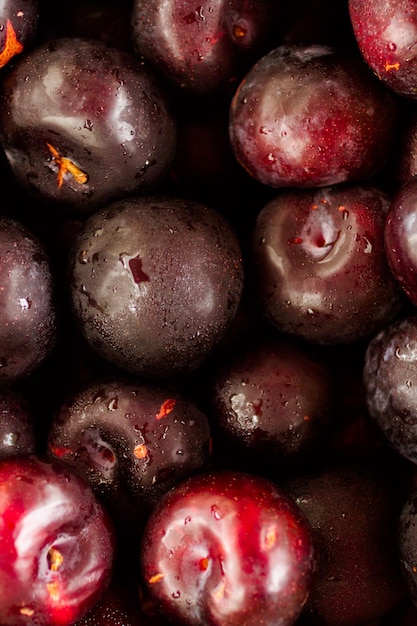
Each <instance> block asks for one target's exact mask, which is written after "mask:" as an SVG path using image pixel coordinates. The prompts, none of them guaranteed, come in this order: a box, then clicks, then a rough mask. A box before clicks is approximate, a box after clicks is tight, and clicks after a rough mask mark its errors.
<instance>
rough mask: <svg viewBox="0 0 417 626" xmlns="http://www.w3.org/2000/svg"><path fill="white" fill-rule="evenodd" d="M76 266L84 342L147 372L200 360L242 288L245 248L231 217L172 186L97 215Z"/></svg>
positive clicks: (165, 373) (170, 372)
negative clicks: (173, 192)
mask: <svg viewBox="0 0 417 626" xmlns="http://www.w3.org/2000/svg"><path fill="white" fill-rule="evenodd" d="M69 273H70V289H71V298H72V304H73V310H74V315H75V318H76V319H77V321H78V322H79V324H80V328H81V329H82V332H83V334H84V336H85V338H86V340H87V342H88V343H89V344H90V345H91V346H92V347H93V348H94V349H95V350H96V351H97V352H98V353H99V354H100V355H101V356H102V357H104V358H105V359H107V360H109V361H110V362H112V363H113V364H115V365H117V366H118V367H120V368H122V369H123V370H127V371H129V372H131V373H132V374H137V375H140V376H144V377H147V378H158V379H161V378H171V377H175V376H178V375H182V374H185V373H187V372H190V371H193V370H195V369H196V368H197V367H198V366H199V365H201V364H202V363H203V362H204V361H205V360H206V359H207V358H208V356H209V355H210V354H211V353H212V352H213V351H214V350H215V349H216V347H217V346H218V344H219V342H220V341H221V340H222V339H223V337H224V336H225V334H226V332H227V330H228V329H229V327H230V326H231V323H232V322H233V320H234V318H235V316H236V314H237V311H238V307H239V303H240V297H241V293H242V289H243V261H242V256H241V251H240V247H239V243H238V240H237V237H236V235H235V234H234V232H233V230H232V228H231V227H230V226H229V224H228V223H227V222H226V220H225V219H224V218H223V217H222V216H221V215H220V214H219V213H218V212H216V211H215V210H214V209H211V208H209V207H206V206H205V205H201V204H199V203H196V202H194V201H192V200H184V199H181V198H176V197H167V196H164V197H156V196H141V197H136V198H129V199H126V200H122V201H119V202H116V203H113V204H111V205H108V206H106V207H105V208H103V209H101V210H99V211H97V212H96V213H95V214H94V215H92V216H90V217H89V219H88V220H87V221H86V223H85V224H84V227H83V228H82V229H81V232H80V233H79V236H78V238H77V240H76V242H75V245H74V247H73V249H72V252H71V254H70V272H69Z"/></svg>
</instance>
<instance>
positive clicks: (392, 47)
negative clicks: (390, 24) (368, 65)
mask: <svg viewBox="0 0 417 626" xmlns="http://www.w3.org/2000/svg"><path fill="white" fill-rule="evenodd" d="M387 47H388V50H389V51H390V52H394V51H395V50H396V49H397V44H395V43H394V42H393V41H390V42H389V44H388V46H387Z"/></svg>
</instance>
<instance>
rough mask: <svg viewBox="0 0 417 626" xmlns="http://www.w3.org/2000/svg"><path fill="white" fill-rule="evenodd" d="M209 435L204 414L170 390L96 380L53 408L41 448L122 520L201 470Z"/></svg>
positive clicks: (207, 454) (139, 514)
mask: <svg viewBox="0 0 417 626" xmlns="http://www.w3.org/2000/svg"><path fill="white" fill-rule="evenodd" d="M210 435H211V432H210V426H209V422H208V420H207V417H206V416H205V414H204V413H203V412H202V411H201V410H199V409H198V408H197V406H195V405H194V404H193V403H192V402H191V401H189V400H188V399H187V398H185V397H184V396H183V395H182V394H181V393H179V392H178V391H177V390H175V389H172V388H169V387H167V388H165V387H157V386H151V385H146V384H139V383H136V382H133V381H130V380H127V379H120V378H119V379H103V380H100V381H95V382H94V383H90V384H89V385H87V386H85V387H84V388H83V389H82V390H79V391H78V393H75V394H74V395H73V396H72V397H71V398H69V399H67V401H65V402H64V403H63V404H62V406H61V407H60V408H59V409H58V411H57V413H56V414H55V416H54V419H53V421H52V424H51V428H50V430H49V437H48V450H49V454H50V456H51V457H52V458H56V459H60V460H61V461H62V462H63V463H65V464H68V465H69V466H71V467H72V468H73V469H74V470H76V471H77V472H78V473H80V474H81V475H82V476H83V478H84V479H85V480H86V481H87V482H88V483H89V484H90V485H91V487H92V488H93V490H94V491H95V493H96V494H97V495H99V496H100V497H101V498H103V499H104V500H105V502H106V504H107V505H108V508H109V509H111V511H112V513H113V517H114V518H119V519H125V520H126V519H129V518H132V517H136V518H144V517H145V515H147V514H148V512H149V510H150V509H151V508H152V506H154V505H155V504H156V502H158V501H159V499H160V497H161V495H162V494H163V493H165V492H166V491H168V489H169V488H171V487H173V486H174V485H175V484H176V483H177V482H179V481H180V480H182V479H184V478H186V477H188V476H190V475H193V474H196V473H198V472H200V471H203V470H204V469H207V468H208V464H209V461H210V450H211V436H210Z"/></svg>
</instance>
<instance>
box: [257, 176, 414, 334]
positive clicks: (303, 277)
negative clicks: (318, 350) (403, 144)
mask: <svg viewBox="0 0 417 626" xmlns="http://www.w3.org/2000/svg"><path fill="white" fill-rule="evenodd" d="M389 207H390V198H389V196H387V195H386V194H385V192H383V191H381V190H380V189H379V188H376V187H371V186H369V185H347V186H340V185H339V186H338V185H334V186H331V187H327V188H323V189H319V190H300V189H298V190H291V191H283V192H280V193H279V194H278V195H277V196H276V197H275V198H274V199H272V200H271V201H270V202H269V203H268V204H267V205H266V206H265V207H264V208H263V209H262V210H261V212H260V213H259V214H258V216H257V220H256V225H255V228H254V236H253V254H254V266H253V267H254V288H255V290H256V292H257V293H258V294H259V296H260V306H261V309H262V311H263V312H264V314H265V316H266V317H267V318H268V319H269V320H270V322H272V324H273V325H274V326H275V327H277V328H278V329H279V330H281V331H284V332H287V333H291V334H293V335H296V336H300V337H303V338H304V339H307V340H308V341H312V342H316V343H321V344H335V343H349V342H352V341H357V340H360V339H363V338H368V337H371V336H372V335H373V334H374V333H376V332H377V331H378V330H380V329H381V328H382V327H383V326H384V324H386V323H387V322H389V321H390V320H391V319H392V318H393V316H394V315H395V314H396V313H397V312H398V311H399V309H400V307H401V305H402V298H401V296H400V290H399V287H398V283H397V281H396V280H395V279H394V277H393V275H392V273H391V271H390V268H389V265H388V263H387V259H386V255H385V248H384V227H385V220H386V215H387V212H388V210H389Z"/></svg>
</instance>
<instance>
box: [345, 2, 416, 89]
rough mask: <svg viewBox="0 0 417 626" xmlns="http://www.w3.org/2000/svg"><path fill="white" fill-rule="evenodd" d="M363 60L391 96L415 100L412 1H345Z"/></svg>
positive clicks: (414, 47) (414, 12)
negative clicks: (391, 92)
mask: <svg viewBox="0 0 417 626" xmlns="http://www.w3.org/2000/svg"><path fill="white" fill-rule="evenodd" d="M349 13H350V20H351V23H352V28H353V32H354V35H355V38H356V40H357V43H358V46H359V49H360V51H361V53H362V56H363V58H364V59H365V61H366V62H367V63H368V64H369V66H370V68H371V69H372V71H373V72H374V73H375V74H376V75H377V76H378V77H379V78H380V79H381V81H383V82H384V84H386V85H387V86H388V87H389V88H390V89H392V90H393V91H394V92H395V93H397V94H399V95H401V96H405V97H410V98H417V79H416V74H417V5H416V3H415V1H414V0H349Z"/></svg>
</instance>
